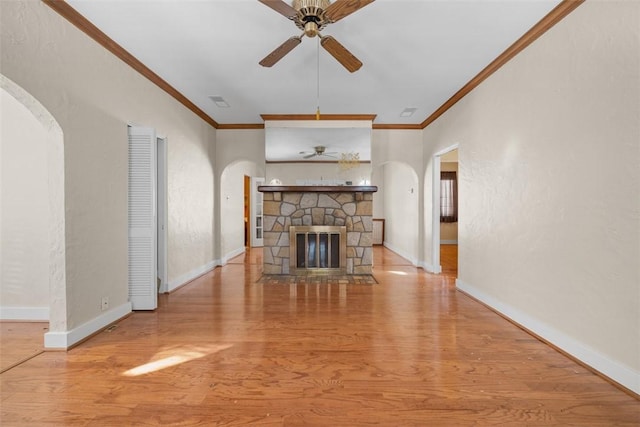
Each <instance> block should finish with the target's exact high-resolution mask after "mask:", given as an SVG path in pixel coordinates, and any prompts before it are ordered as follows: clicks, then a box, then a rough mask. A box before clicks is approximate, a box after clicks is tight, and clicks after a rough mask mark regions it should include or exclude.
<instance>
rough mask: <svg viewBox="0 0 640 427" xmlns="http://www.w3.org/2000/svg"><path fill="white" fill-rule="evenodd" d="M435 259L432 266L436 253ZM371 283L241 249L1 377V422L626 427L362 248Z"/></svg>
mask: <svg viewBox="0 0 640 427" xmlns="http://www.w3.org/2000/svg"><path fill="white" fill-rule="evenodd" d="M443 259H444V258H443ZM374 262H375V263H376V265H375V268H374V275H375V278H376V280H377V282H378V283H377V284H340V283H335V284H334V283H321V284H308V283H307V284H299V283H289V284H267V283H261V282H260V280H259V279H260V277H261V272H260V268H261V252H260V251H259V250H255V249H254V250H251V251H249V252H247V253H246V254H243V255H242V256H241V258H236V259H234V260H233V262H231V263H229V264H227V265H226V266H225V267H222V268H218V269H216V270H214V271H213V272H210V273H208V274H206V275H204V276H202V277H200V278H199V279H197V280H195V281H193V282H192V283H190V284H189V285H187V286H184V287H182V288H180V289H178V290H177V291H175V292H173V293H172V294H169V295H161V296H160V299H159V304H160V307H159V308H158V310H156V311H155V312H152V313H148V312H140V313H134V314H133V315H131V316H129V317H127V318H126V319H123V320H122V321H120V322H119V323H118V324H117V327H116V328H114V329H112V330H110V331H104V332H102V333H100V334H98V335H96V336H95V337H93V338H91V339H90V340H88V341H86V342H85V343H83V344H81V345H80V346H78V347H76V348H74V349H72V350H70V351H69V352H66V353H64V352H45V353H43V354H40V355H38V356H37V357H35V358H33V359H30V360H28V361H27V362H25V363H23V364H21V365H19V366H17V367H15V368H12V369H10V370H9V371H7V372H5V373H3V374H2V375H0V385H1V398H2V400H1V402H2V405H1V408H0V411H1V412H0V422H1V423H2V425H3V426H5V425H7V426H32V425H38V426H40V425H82V426H127V425H132V426H145V425H146V426H155V425H202V426H209V425H228V426H239V425H257V426H303V425H304V426H309V425H311V426H314V425H315V426H368V425H378V426H379V425H385V426H425V425H429V426H472V425H473V426H485V425H486V426H491V425H501V426H503V425H504V426H568V425H577V426H634V427H637V426H638V425H639V424H640V401H638V400H636V399H634V398H633V397H631V396H629V395H627V394H625V393H624V392H623V391H621V390H619V389H617V388H615V387H614V386H613V385H611V384H610V383H608V382H607V381H605V380H603V379H602V378H600V377H598V376H596V375H594V374H593V373H591V372H590V371H588V370H587V369H585V368H584V367H582V366H580V365H579V364H577V363H575V362H573V361H572V360H570V359H568V358H567V357H565V356H564V355H562V354H560V353H559V352H557V351H555V350H554V349H552V348H550V347H549V346H547V345H546V344H544V343H542V342H540V341H539V340H537V339H535V338H534V337H532V336H530V335H529V334H527V333H526V332H525V331H523V330H522V329H520V328H518V327H516V326H515V325H513V324H511V323H509V322H508V321H506V320H505V319H503V318H502V317H500V316H498V315H496V314H495V313H493V312H492V311H490V310H488V309H487V308H486V307H484V306H482V305H481V304H479V303H477V302H476V301H474V300H473V299H471V298H469V297H468V296H466V295H465V294H463V293H460V292H457V291H456V290H455V285H454V279H455V270H454V269H453V268H448V269H447V271H448V273H445V274H442V275H430V274H428V273H425V272H424V271H423V270H420V269H417V268H415V267H413V266H411V265H410V263H408V262H407V261H406V260H403V259H402V258H401V257H399V256H398V255H397V254H394V253H393V252H391V251H388V250H386V249H383V248H379V247H376V248H375V249H374Z"/></svg>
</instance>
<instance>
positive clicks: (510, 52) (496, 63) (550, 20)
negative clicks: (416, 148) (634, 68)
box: [420, 0, 585, 129]
mask: <svg viewBox="0 0 640 427" xmlns="http://www.w3.org/2000/svg"><path fill="white" fill-rule="evenodd" d="M584 1H585V0H563V1H562V3H560V4H559V5H557V6H556V7H555V8H553V10H552V11H551V12H549V13H548V14H547V15H546V16H545V17H544V18H542V19H541V20H540V21H539V22H538V23H537V24H536V25H534V26H533V27H531V29H530V30H529V31H527V32H526V33H525V34H524V35H523V36H522V37H520V38H519V39H518V40H516V41H515V43H513V44H512V45H511V46H509V47H508V48H507V49H506V50H505V51H504V52H502V54H500V56H498V57H497V58H496V59H494V60H493V62H491V63H490V64H489V65H487V66H486V67H485V68H484V69H483V70H482V71H480V72H479V73H478V74H477V75H476V76H475V77H474V78H472V79H471V80H470V81H469V82H468V83H467V84H466V85H464V86H463V87H462V89H460V90H459V91H458V92H456V93H455V94H454V95H453V96H452V97H451V98H449V100H448V101H447V102H445V103H444V104H442V105H441V106H440V108H438V109H437V110H436V111H434V112H433V113H432V114H431V115H430V116H429V117H427V118H426V119H425V121H423V122H422V123H421V124H420V128H421V129H424V128H426V127H427V126H429V125H430V124H431V123H433V122H434V121H435V120H436V119H437V118H438V117H440V116H441V115H443V114H444V113H445V112H446V111H447V110H449V108H451V107H453V106H454V105H455V104H456V103H457V102H458V101H460V100H461V99H462V98H464V97H465V96H466V95H467V94H468V93H469V92H471V91H472V90H473V89H475V88H476V87H478V85H480V83H482V82H483V81H484V80H486V79H487V78H488V77H489V76H491V75H492V74H493V73H495V72H496V71H498V70H499V69H500V68H501V67H502V66H503V65H504V64H506V63H507V62H509V61H510V60H511V59H512V58H513V57H514V56H516V55H517V54H518V53H520V52H522V51H523V50H524V49H525V48H526V47H527V46H529V45H530V44H531V43H533V42H534V41H535V40H536V39H537V38H538V37H540V36H541V35H543V34H544V33H546V32H547V31H548V30H549V29H550V28H551V27H553V26H554V25H556V24H557V23H558V22H560V21H561V20H562V19H563V18H564V17H565V16H567V15H568V14H570V13H571V12H573V11H574V9H576V8H577V7H578V6H580V5H581V4H582V3H584Z"/></svg>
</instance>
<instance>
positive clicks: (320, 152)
mask: <svg viewBox="0 0 640 427" xmlns="http://www.w3.org/2000/svg"><path fill="white" fill-rule="evenodd" d="M313 150H314V151H313V153H309V152H306V151H301V152H300V154H304V156H303V157H302V158H303V159H311V158H313V157H331V158H332V159H337V157H336V156H335V154H338V152H336V151H331V152H328V153H327V152H326V150H327V147H325V146H324V145H318V146H315V147H313Z"/></svg>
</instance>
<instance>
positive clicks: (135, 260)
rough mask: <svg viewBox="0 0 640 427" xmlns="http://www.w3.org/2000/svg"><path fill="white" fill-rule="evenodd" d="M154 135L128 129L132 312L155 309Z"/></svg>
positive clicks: (144, 130)
mask: <svg viewBox="0 0 640 427" xmlns="http://www.w3.org/2000/svg"><path fill="white" fill-rule="evenodd" d="M156 280H157V278H156V136H155V131H154V130H153V129H151V128H143V127H136V126H130V127H129V300H130V301H131V304H132V307H133V309H134V310H154V309H156V307H157V306H158V291H157V282H156Z"/></svg>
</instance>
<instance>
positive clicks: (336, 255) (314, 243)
mask: <svg viewBox="0 0 640 427" xmlns="http://www.w3.org/2000/svg"><path fill="white" fill-rule="evenodd" d="M289 239H290V242H289V250H290V256H289V266H290V272H291V274H298V275H300V274H344V273H345V271H346V260H347V255H346V252H347V227H344V226H329V225H311V226H291V227H290V228H289Z"/></svg>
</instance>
